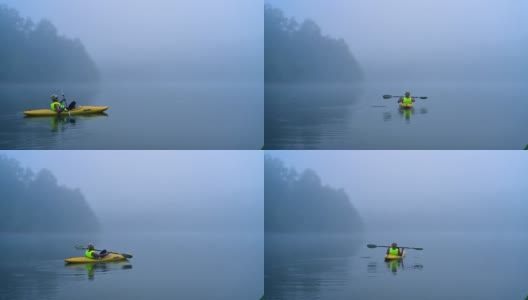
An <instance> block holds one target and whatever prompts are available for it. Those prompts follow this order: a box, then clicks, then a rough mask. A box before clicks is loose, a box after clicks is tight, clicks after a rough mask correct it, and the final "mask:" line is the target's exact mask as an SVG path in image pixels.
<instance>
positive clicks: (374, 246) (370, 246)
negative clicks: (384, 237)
mask: <svg viewBox="0 0 528 300" xmlns="http://www.w3.org/2000/svg"><path fill="white" fill-rule="evenodd" d="M367 247H369V248H378V247H382V248H390V247H392V246H378V245H373V244H368V245H367ZM398 248H405V249H414V250H423V248H416V247H402V246H398Z"/></svg>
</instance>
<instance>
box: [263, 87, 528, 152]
mask: <svg viewBox="0 0 528 300" xmlns="http://www.w3.org/2000/svg"><path fill="white" fill-rule="evenodd" d="M406 90H410V91H411V92H412V94H413V95H414V96H427V97H429V98H428V99H427V100H420V99H418V100H417V102H416V104H415V106H414V108H413V109H410V110H403V109H400V108H399V106H398V104H397V98H393V99H390V100H385V99H383V98H382V95H385V94H391V95H401V94H403V93H404V92H405V91H406ZM527 94H528V85H526V84H525V83H522V82H477V83H468V82H435V83H429V82H367V83H364V84H361V85H345V84H304V85H276V84H266V87H265V147H266V149H336V150H340V149H379V150H392V149H402V150H406V149H416V150H419V149H438V150H450V149H476V150H480V149H490V150H493V149H510V150H521V149H523V148H524V147H525V146H526V145H527V144H528V101H526V100H527V99H526V95H527Z"/></svg>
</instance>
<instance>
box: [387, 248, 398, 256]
mask: <svg viewBox="0 0 528 300" xmlns="http://www.w3.org/2000/svg"><path fill="white" fill-rule="evenodd" d="M389 254H390V255H396V256H399V255H400V249H398V248H396V249H393V248H389Z"/></svg>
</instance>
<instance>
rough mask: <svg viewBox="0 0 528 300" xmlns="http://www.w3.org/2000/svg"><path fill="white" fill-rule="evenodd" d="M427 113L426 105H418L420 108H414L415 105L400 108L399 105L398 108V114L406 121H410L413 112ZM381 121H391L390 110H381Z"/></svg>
mask: <svg viewBox="0 0 528 300" xmlns="http://www.w3.org/2000/svg"><path fill="white" fill-rule="evenodd" d="M427 113H428V110H427V108H426V107H420V108H415V107H411V108H402V107H399V108H398V114H399V115H400V117H401V118H403V119H404V120H405V121H406V122H407V123H410V121H411V119H412V117H413V115H415V114H420V115H424V114H427ZM383 121H385V122H391V121H392V112H391V111H385V112H383Z"/></svg>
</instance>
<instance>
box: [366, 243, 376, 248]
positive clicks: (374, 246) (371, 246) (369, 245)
mask: <svg viewBox="0 0 528 300" xmlns="http://www.w3.org/2000/svg"><path fill="white" fill-rule="evenodd" d="M367 247H369V248H377V247H378V246H376V245H372V244H368V245H367Z"/></svg>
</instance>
